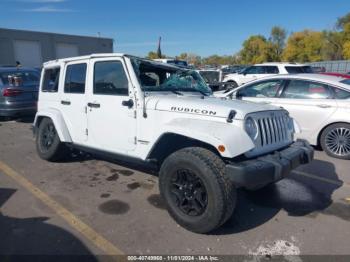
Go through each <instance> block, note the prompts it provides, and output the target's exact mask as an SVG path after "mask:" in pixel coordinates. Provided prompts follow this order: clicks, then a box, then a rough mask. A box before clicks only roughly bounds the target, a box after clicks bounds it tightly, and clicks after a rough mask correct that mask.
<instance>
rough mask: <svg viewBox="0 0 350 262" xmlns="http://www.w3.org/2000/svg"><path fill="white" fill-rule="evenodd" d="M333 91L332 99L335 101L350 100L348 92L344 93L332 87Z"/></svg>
mask: <svg viewBox="0 0 350 262" xmlns="http://www.w3.org/2000/svg"><path fill="white" fill-rule="evenodd" d="M333 90H334V98H335V99H349V98H350V92H349V91H345V90H343V89H340V88H336V87H333Z"/></svg>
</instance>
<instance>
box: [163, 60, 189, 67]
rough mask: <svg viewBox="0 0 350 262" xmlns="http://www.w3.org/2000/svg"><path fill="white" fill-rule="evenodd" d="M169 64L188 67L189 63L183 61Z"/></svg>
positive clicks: (174, 61)
mask: <svg viewBox="0 0 350 262" xmlns="http://www.w3.org/2000/svg"><path fill="white" fill-rule="evenodd" d="M168 64H173V65H178V66H183V67H187V62H186V61H182V60H169V61H168Z"/></svg>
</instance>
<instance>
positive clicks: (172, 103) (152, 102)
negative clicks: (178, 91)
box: [146, 94, 280, 119]
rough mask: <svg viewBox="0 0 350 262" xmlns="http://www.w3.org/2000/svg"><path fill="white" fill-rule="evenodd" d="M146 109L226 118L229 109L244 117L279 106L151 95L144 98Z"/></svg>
mask: <svg viewBox="0 0 350 262" xmlns="http://www.w3.org/2000/svg"><path fill="white" fill-rule="evenodd" d="M146 101H147V102H146V103H147V109H153V110H160V111H169V112H178V113H184V114H195V115H206V116H211V117H220V118H227V117H228V115H229V113H230V112H231V110H235V111H236V117H235V119H244V118H245V116H246V115H247V114H249V113H253V112H259V111H269V110H280V108H278V107H275V106H270V105H265V104H258V103H252V102H248V101H241V100H230V99H226V98H217V97H214V96H210V97H204V98H202V96H199V95H187V94H186V95H184V96H176V95H154V96H153V95H152V96H149V97H147V99H146Z"/></svg>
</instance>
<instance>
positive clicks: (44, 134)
mask: <svg viewBox="0 0 350 262" xmlns="http://www.w3.org/2000/svg"><path fill="white" fill-rule="evenodd" d="M36 149H37V152H38V155H39V156H40V158H42V159H44V160H47V161H52V162H54V161H59V160H62V159H63V158H64V157H65V156H66V155H67V154H68V148H67V147H66V146H65V144H64V143H62V142H61V141H60V138H59V136H58V134H57V131H56V128H55V126H54V124H53V122H52V120H51V119H50V118H44V119H43V120H42V121H41V122H40V125H39V128H38V131H37V133H36Z"/></svg>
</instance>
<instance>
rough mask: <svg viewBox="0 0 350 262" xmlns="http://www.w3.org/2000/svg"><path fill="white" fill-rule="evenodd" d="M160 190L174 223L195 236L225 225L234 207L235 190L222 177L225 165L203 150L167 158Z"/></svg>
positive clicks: (212, 154)
mask: <svg viewBox="0 0 350 262" xmlns="http://www.w3.org/2000/svg"><path fill="white" fill-rule="evenodd" d="M159 189H160V193H161V195H162V197H163V198H164V199H165V202H166V203H167V209H168V212H169V214H170V215H171V216H172V217H173V218H174V220H175V221H176V222H177V223H178V224H179V225H181V226H182V227H184V228H186V229H188V230H190V231H193V232H196V233H208V232H210V231H212V230H214V229H216V228H218V227H219V226H221V225H222V224H224V223H225V222H226V221H227V219H229V218H230V217H231V215H232V213H233V211H234V208H235V205H236V198H237V196H236V188H235V187H234V186H233V184H232V183H231V182H230V181H229V180H228V178H227V177H226V176H225V164H224V162H223V161H222V160H221V159H220V157H219V156H217V155H216V154H214V153H213V152H211V151H209V150H207V149H204V148H198V147H190V148H184V149H181V150H179V151H177V152H175V153H173V154H171V155H170V156H169V157H168V158H166V159H165V161H164V163H163V164H162V166H161V169H160V174H159Z"/></svg>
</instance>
